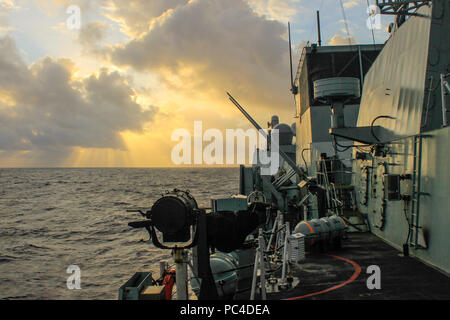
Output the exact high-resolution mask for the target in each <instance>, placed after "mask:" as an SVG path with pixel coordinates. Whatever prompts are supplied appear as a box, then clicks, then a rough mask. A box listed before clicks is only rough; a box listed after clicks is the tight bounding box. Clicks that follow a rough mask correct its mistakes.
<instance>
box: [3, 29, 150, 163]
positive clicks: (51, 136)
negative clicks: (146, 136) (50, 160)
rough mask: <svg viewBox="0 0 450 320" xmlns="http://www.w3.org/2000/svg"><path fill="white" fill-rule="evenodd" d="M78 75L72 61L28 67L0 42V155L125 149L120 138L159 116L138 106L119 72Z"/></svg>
mask: <svg viewBox="0 0 450 320" xmlns="http://www.w3.org/2000/svg"><path fill="white" fill-rule="evenodd" d="M74 72H75V66H74V64H73V62H72V61H71V60H68V59H59V60H54V59H52V58H50V57H45V58H43V59H41V60H40V61H38V62H36V63H34V64H33V65H31V66H27V65H26V64H25V63H24V62H23V60H22V59H21V57H20V55H19V53H18V51H17V48H16V46H15V43H14V41H13V40H12V39H11V38H9V37H4V38H0V93H1V94H0V150H3V151H5V150H9V151H10V152H13V151H36V150H38V151H41V152H42V151H49V152H50V151H51V152H53V153H56V154H57V153H67V152H69V151H70V150H71V148H73V147H82V148H112V149H125V148H126V146H125V145H124V143H123V140H122V138H121V136H120V133H121V132H126V131H131V132H137V133H141V132H143V128H144V125H145V124H146V123H147V122H149V121H152V119H153V116H154V115H155V113H156V112H157V109H156V108H155V107H152V106H148V107H146V108H144V107H143V106H141V105H140V104H138V103H137V102H136V94H135V92H134V90H133V89H132V87H131V86H130V84H129V82H128V81H127V79H126V78H125V77H123V76H122V75H121V74H119V73H118V72H112V71H110V70H108V69H101V70H99V72H98V73H96V74H92V75H90V76H89V77H86V78H83V79H74V78H73V74H74ZM5 97H6V98H5Z"/></svg>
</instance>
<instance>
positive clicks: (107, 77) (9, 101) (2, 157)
mask: <svg viewBox="0 0 450 320" xmlns="http://www.w3.org/2000/svg"><path fill="white" fill-rule="evenodd" d="M373 2H374V1H373V0H370V1H369V2H368V1H367V0H342V1H340V0H314V1H311V0H78V1H77V0H34V1H32V0H0V167H172V166H175V164H174V163H173V161H172V158H171V152H172V150H173V148H174V146H175V145H177V144H178V142H177V141H172V139H171V138H172V134H173V133H174V131H175V130H178V129H186V130H187V131H188V132H191V133H193V127H194V121H202V126H203V129H204V130H206V129H217V130H219V131H220V132H224V135H225V130H226V129H238V128H242V129H244V130H246V129H249V128H250V127H251V126H250V124H249V123H248V121H247V120H246V119H245V118H243V116H242V115H241V114H240V113H239V111H238V110H237V109H236V108H235V107H234V106H233V105H232V104H231V103H230V101H229V100H228V98H227V95H226V92H230V93H231V94H232V95H233V96H234V97H235V98H236V99H237V100H238V101H239V102H240V103H241V105H243V106H244V107H245V108H246V109H247V111H248V112H249V113H250V114H251V115H253V116H254V118H255V119H256V121H258V122H259V123H260V124H261V125H262V126H263V127H265V126H264V124H267V122H268V121H269V120H270V118H271V116H272V115H274V114H277V115H279V117H280V120H281V122H285V123H288V124H292V123H293V122H295V119H294V115H295V105H294V99H293V97H292V95H291V93H290V91H289V86H290V79H289V51H288V41H287V23H288V21H289V22H290V23H291V35H292V42H293V47H294V67H296V66H297V62H298V59H299V56H300V51H301V48H302V47H303V46H304V45H305V44H306V43H307V42H308V41H309V42H310V43H315V42H317V31H316V10H320V17H321V31H322V42H323V43H322V45H340V44H348V43H349V42H351V43H358V44H368V43H373V37H375V41H376V42H377V43H383V42H384V41H385V40H386V39H387V37H388V35H387V32H386V31H385V28H386V27H387V25H388V24H389V23H390V22H391V20H392V18H390V17H382V19H381V26H382V28H380V29H376V30H373V31H374V32H373V35H372V31H371V30H370V29H369V28H368V27H367V19H368V12H367V4H368V3H370V4H372V3H373ZM347 30H348V31H347Z"/></svg>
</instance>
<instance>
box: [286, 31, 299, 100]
mask: <svg viewBox="0 0 450 320" xmlns="http://www.w3.org/2000/svg"><path fill="white" fill-rule="evenodd" d="M288 35H289V62H290V66H291V92H292V94H293V95H296V94H297V93H298V88H297V87H296V86H295V84H294V74H293V72H292V45H291V24H290V23H289V22H288Z"/></svg>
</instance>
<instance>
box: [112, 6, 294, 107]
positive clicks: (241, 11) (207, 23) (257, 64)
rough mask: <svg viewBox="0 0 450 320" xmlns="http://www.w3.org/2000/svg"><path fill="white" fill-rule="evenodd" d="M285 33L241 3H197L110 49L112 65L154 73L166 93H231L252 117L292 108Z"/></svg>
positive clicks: (216, 96)
mask: <svg viewBox="0 0 450 320" xmlns="http://www.w3.org/2000/svg"><path fill="white" fill-rule="evenodd" d="M285 36H286V27H285V26H284V25H283V24H281V23H280V22H277V21H269V20H267V19H266V18H264V17H261V16H259V15H257V14H256V13H255V12H254V11H253V10H252V9H251V8H250V7H249V5H248V4H247V3H246V2H245V1H243V0H228V1H221V0H196V1H191V2H189V3H188V4H186V5H184V6H178V7H177V8H175V9H174V10H173V11H172V12H171V14H170V16H168V17H167V18H166V19H165V20H164V21H163V22H161V23H158V24H155V25H153V26H152V28H151V29H150V30H149V31H148V32H146V33H145V34H143V35H142V36H141V37H140V38H138V39H134V40H132V41H129V42H128V43H126V44H124V45H119V46H115V47H114V49H113V50H112V51H111V53H110V58H111V61H112V63H114V64H117V65H119V66H129V67H132V68H133V69H134V70H136V71H138V72H148V71H151V72H157V73H158V74H159V75H160V77H161V79H162V80H163V81H165V82H166V83H167V84H168V86H169V87H170V88H172V89H173V90H177V92H183V93H185V94H187V95H190V96H195V95H196V94H198V93H202V94H205V93H207V94H208V96H209V97H211V100H214V99H216V100H217V99H221V100H226V98H225V91H227V90H230V91H231V93H232V94H234V95H236V97H237V98H242V97H245V100H246V101H247V102H248V103H249V104H250V105H251V108H253V111H256V110H258V111H260V110H261V108H266V110H268V109H270V110H283V109H284V110H286V109H290V108H293V106H292V97H291V96H290V93H289V54H288V43H287V41H286V40H285V39H283V38H285Z"/></svg>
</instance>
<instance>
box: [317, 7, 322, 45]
mask: <svg viewBox="0 0 450 320" xmlns="http://www.w3.org/2000/svg"><path fill="white" fill-rule="evenodd" d="M317 34H318V43H319V47H320V46H322V36H321V34H320V13H319V10H317Z"/></svg>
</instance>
